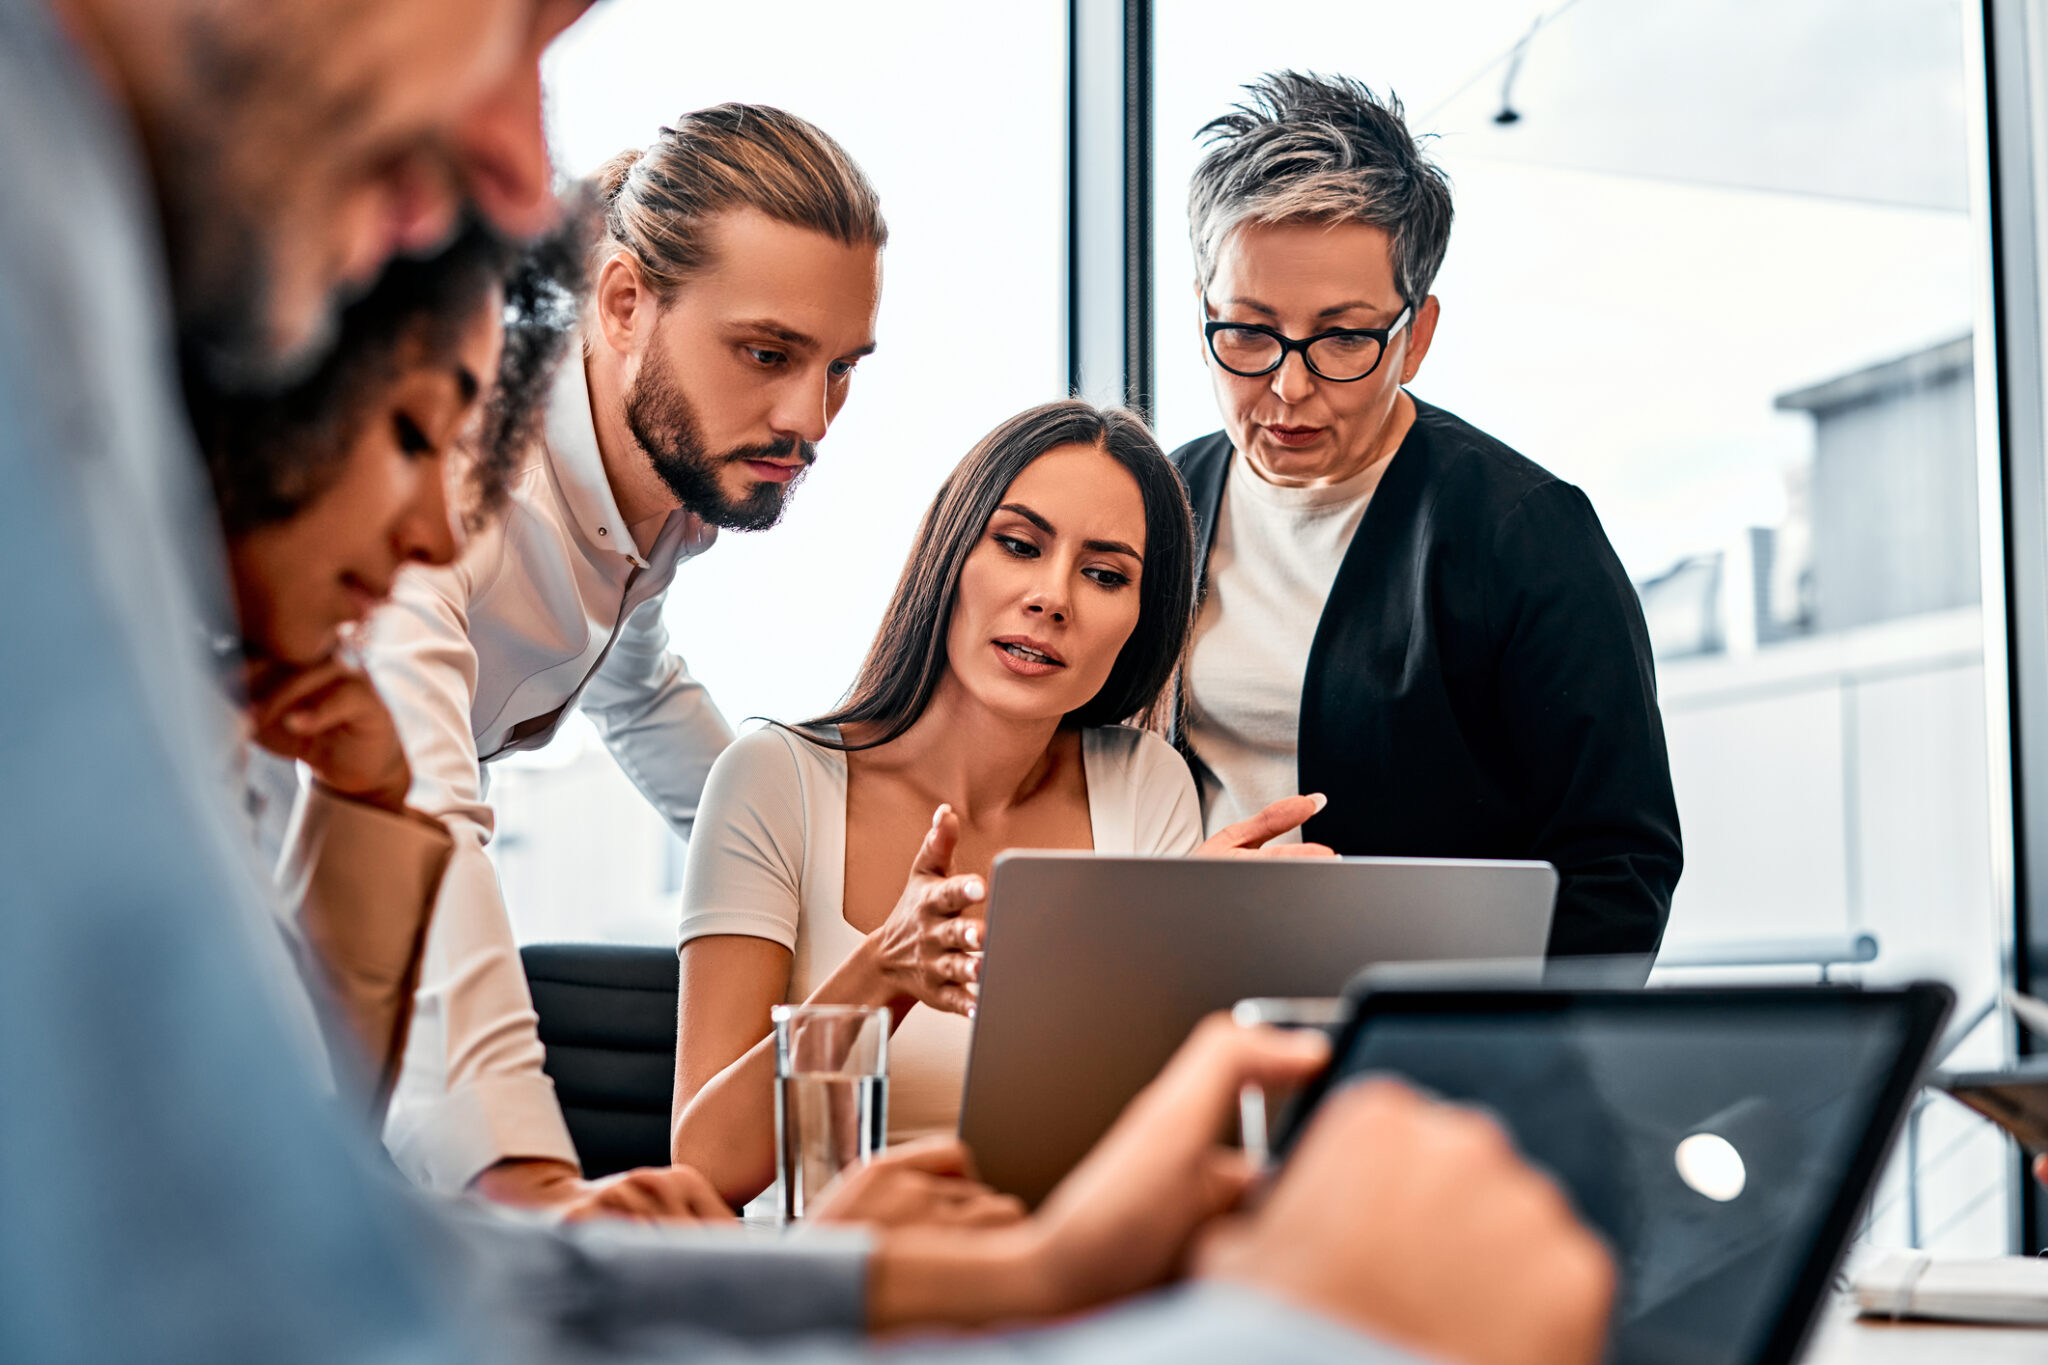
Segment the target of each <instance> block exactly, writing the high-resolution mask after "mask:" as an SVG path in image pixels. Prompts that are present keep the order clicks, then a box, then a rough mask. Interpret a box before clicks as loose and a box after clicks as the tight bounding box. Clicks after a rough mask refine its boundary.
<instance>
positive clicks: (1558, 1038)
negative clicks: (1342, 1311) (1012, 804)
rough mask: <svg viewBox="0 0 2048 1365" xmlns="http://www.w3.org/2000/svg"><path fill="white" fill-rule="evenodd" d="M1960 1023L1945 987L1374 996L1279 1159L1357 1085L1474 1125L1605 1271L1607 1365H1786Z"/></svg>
mask: <svg viewBox="0 0 2048 1365" xmlns="http://www.w3.org/2000/svg"><path fill="white" fill-rule="evenodd" d="M1953 1004H1954V996H1953V995H1952V993H1951V992H1950V991H1949V989H1948V988H1947V987H1946V986H1942V985H1938V984H1921V985H1915V986H1909V987H1905V988H1901V989H1888V990H1867V991H1859V990H1853V989H1848V988H1844V987H1827V986H1819V987H1815V986H1794V987H1751V988H1724V989H1677V988H1674V989H1660V990H1647V991H1643V990H1637V991H1599V990H1593V991H1569V990H1563V991H1561V990H1510V991H1459V990H1426V991H1405V990H1392V991H1371V992H1369V993H1367V994H1365V995H1364V996H1363V997H1362V998H1361V999H1360V1001H1359V1004H1358V1007H1357V1011H1356V1013H1355V1014H1354V1015H1353V1017H1352V1018H1351V1019H1350V1020H1349V1021H1348V1022H1347V1023H1346V1024H1345V1025H1344V1027H1343V1028H1342V1029H1340V1030H1339V1032H1338V1034H1337V1038H1336V1041H1335V1045H1334V1047H1333V1050H1332V1059H1331V1064H1330V1068H1329V1070H1328V1071H1327V1072H1325V1073H1324V1075H1323V1076H1322V1077H1321V1078H1320V1079H1319V1080H1318V1081H1317V1082H1316V1083H1315V1084H1314V1085H1312V1086H1310V1087H1309V1089H1308V1090H1307V1091H1305V1092H1304V1094H1303V1096H1302V1098H1301V1100H1300V1102H1299V1103H1298V1104H1297V1105H1295V1106H1294V1107H1293V1108H1292V1109H1291V1110H1290V1113H1289V1115H1288V1118H1287V1119H1285V1120H1283V1122H1282V1125H1281V1132H1280V1134H1279V1136H1278V1139H1277V1141H1276V1143H1275V1148H1276V1150H1277V1151H1279V1152H1281V1153H1282V1154H1283V1157H1284V1155H1285V1154H1286V1153H1287V1152H1288V1151H1289V1150H1290V1149H1291V1148H1292V1146H1293V1145H1294V1143H1295V1141H1296V1139H1297V1136H1298V1134H1299V1133H1300V1132H1301V1131H1303V1129H1304V1126H1305V1123H1308V1122H1312V1121H1313V1119H1312V1117H1311V1118H1308V1119H1306V1120H1305V1119H1304V1118H1303V1116H1304V1115H1311V1116H1312V1115H1313V1112H1314V1109H1315V1106H1316V1104H1317V1103H1318V1102H1319V1101H1320V1100H1321V1099H1322V1098H1323V1097H1324V1096H1325V1095H1326V1094H1327V1093H1328V1092H1329V1091H1330V1090H1331V1089H1332V1088H1334V1087H1336V1086H1339V1085H1341V1084H1343V1083H1344V1082H1345V1081H1347V1080H1349V1079H1351V1078H1353V1077H1356V1076H1359V1075H1363V1074H1368V1073H1377V1074H1392V1075H1396V1076H1400V1077H1402V1078H1404V1079H1406V1080H1408V1081H1409V1082H1411V1083H1413V1084H1415V1085H1417V1086H1419V1087H1422V1088H1424V1089H1426V1090H1428V1091H1430V1092H1432V1093H1434V1094H1436V1095H1439V1096H1441V1097H1443V1098H1446V1099H1450V1100H1456V1101H1459V1102H1462V1103H1467V1104H1474V1105H1478V1106H1481V1107H1483V1108H1485V1109H1487V1110H1489V1111H1490V1112H1492V1113H1493V1114H1494V1115H1495V1116H1496V1117H1497V1118H1498V1119H1499V1120H1500V1121H1501V1123H1502V1124H1503V1125H1504V1126H1505V1127H1506V1128H1507V1129H1508V1131H1509V1132H1510V1133H1511V1134H1513V1136H1514V1139H1515V1143H1516V1146H1517V1147H1519V1148H1520V1149H1521V1151H1522V1153H1523V1155H1524V1156H1526V1157H1528V1158H1529V1159H1530V1160H1531V1161H1533V1162H1535V1163H1536V1164H1537V1165H1539V1166H1541V1167H1544V1168H1545V1169H1547V1170H1548V1171H1549V1172H1550V1173H1551V1174H1552V1175H1553V1176H1554V1177H1555V1178H1556V1179H1557V1181H1558V1183H1559V1184H1560V1185H1561V1186H1562V1187H1563V1188H1564V1190H1565V1192H1566V1194H1567V1195H1569V1196H1570V1198H1571V1200H1572V1203H1573V1204H1574V1206H1575V1207H1576V1208H1577V1209H1578V1212H1579V1214H1580V1216H1581V1217H1583V1218H1584V1219H1585V1220H1586V1221H1587V1222H1588V1223H1589V1224H1591V1225H1592V1226H1593V1227H1594V1228H1595V1229H1596V1230H1597V1231H1599V1232H1600V1234H1601V1235H1602V1236H1603V1238H1604V1239H1605V1240H1606V1241H1607V1244H1608V1245H1609V1247H1610V1248H1611V1249H1612V1250H1613V1252H1614V1256H1615V1262H1616V1265H1617V1267H1618V1268H1619V1270H1620V1277H1621V1278H1620V1292H1619V1296H1618V1300H1617V1303H1616V1306H1615V1315H1614V1326H1613V1335H1612V1337H1611V1339H1610V1341H1609V1344H1608V1352H1607V1360H1608V1361H1609V1362H1610V1365H1652V1362H1654V1365H1783V1363H1784V1362H1790V1361H1792V1360H1794V1359H1796V1358H1797V1356H1798V1353H1799V1350H1800V1348H1801V1345H1802V1343H1803V1342H1804V1341H1805V1339H1806V1337H1807V1335H1808V1333H1809V1332H1810V1331H1811V1329H1812V1326H1813V1323H1814V1320H1815V1318H1816V1316H1817V1315H1818V1313H1819V1311H1820V1309H1821V1308H1822V1307H1823V1305H1824V1300H1825V1295H1826V1292H1827V1288H1828V1285H1829V1283H1830V1282H1831V1280H1832V1278H1833V1275H1834V1272H1835V1269H1836V1266H1837V1265H1838V1263H1839V1262H1840V1260H1841V1258H1842V1253H1843V1251H1844V1249H1845V1248H1846V1247H1847V1245H1848V1243H1849V1239H1850V1238H1851V1237H1852V1236H1853V1235H1854V1233H1855V1231H1856V1227H1857V1222H1858V1219H1859V1217H1860V1216H1861V1214H1862V1211H1863V1208H1864V1206H1865V1205H1866V1204H1867V1203H1868V1201H1869V1198H1870V1192H1871V1189H1872V1187H1873V1186H1874V1185H1875V1184H1876V1181H1877V1177H1878V1175H1879V1172H1880V1171H1881V1169H1882V1167H1883V1162H1884V1158H1885V1154H1886V1153H1887V1151H1889V1149H1890V1147H1891V1144H1892V1141H1893V1139H1894V1137H1895V1135H1896V1134H1897V1132H1898V1130H1899V1125H1900V1124H1901V1122H1902V1121H1903V1119H1904V1117H1905V1114H1906V1111H1907V1108H1908V1107H1909V1106H1910V1105H1911V1103H1912V1101H1913V1097H1914V1095H1915V1093H1916V1091H1917V1090H1918V1086H1919V1079H1920V1075H1921V1071H1922V1068H1923V1067H1924V1066H1925V1065H1926V1062H1927V1058H1928V1054H1929V1053H1930V1051H1931V1050H1932V1048H1933V1046H1934V1043H1935V1040H1936V1039H1937V1038H1938V1037H1939V1036H1940V1031H1941V1027H1942V1023H1943V1021H1944V1020H1945V1019H1946V1018H1947V1017H1948V1013H1949V1010H1950V1008H1951V1007H1952V1006H1953Z"/></svg>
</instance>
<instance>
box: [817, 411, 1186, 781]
mask: <svg viewBox="0 0 2048 1365" xmlns="http://www.w3.org/2000/svg"><path fill="white" fill-rule="evenodd" d="M1067 445H1081V446H1093V447H1094V448H1095V449H1097V450H1099V451H1101V452H1102V453H1103V454H1105V455H1108V456H1109V457H1110V458H1111V459H1113V460H1115V461H1116V462H1117V463H1118V464H1120V465H1122V466H1123V467H1124V468H1125V469H1127V470H1129V471H1130V473H1131V477H1132V478H1134V479H1136V480H1137V481H1138V492H1139V495H1140V496H1141V497H1142V498H1143V500H1144V503H1145V565H1144V570H1143V572H1142V573H1140V575H1139V577H1138V623H1137V625H1136V626H1134V627H1132V629H1131V635H1130V638H1129V639H1128V640H1126V641H1124V647H1123V649H1122V650H1121V651H1119V652H1118V654H1117V656H1116V663H1115V664H1114V665H1112V666H1111V668H1110V670H1109V676H1108V677H1107V678H1106V679H1104V680H1103V684H1102V687H1101V689H1100V690H1099V691H1097V692H1096V694H1095V695H1094V696H1093V697H1091V698H1089V699H1088V700H1087V701H1086V702H1084V703H1082V704H1081V705H1080V706H1079V707H1076V708H1075V709H1074V710H1073V711H1070V712H1068V713H1067V716H1066V723H1067V724H1070V725H1076V726H1085V725H1114V724H1116V723H1117V722H1118V721H1122V720H1126V719H1129V718H1130V717H1132V716H1135V715H1138V714H1140V713H1141V712H1145V711H1148V710H1150V709H1151V708H1152V706H1153V705H1154V704H1155V703H1156V702H1157V701H1158V699H1159V694H1160V691H1161V689H1163V688H1164V687H1165V686H1166V682H1167V680H1168V679H1169V678H1171V677H1172V676H1173V672H1174V669H1175V668H1176V667H1178V666H1179V663H1180V659H1181V655H1182V654H1183V653H1184V652H1185V651H1186V649H1187V643H1188V633H1189V631H1190V629H1191V628H1192V624H1193V615H1194V593H1195V549H1194V546H1195V534H1194V525H1193V521H1192V518H1191V517H1190V515H1189V512H1188V496H1187V490H1186V489H1185V488H1184V487H1182V485H1181V480H1180V475H1179V474H1178V473H1177V472H1175V470H1174V468H1173V465H1172V464H1171V463H1169V462H1168V460H1167V458H1166V453H1165V452H1164V451H1163V450H1161V449H1160V448H1159V442H1158V441H1157V440H1156V439H1154V438H1153V435H1152V432H1151V430H1150V429H1149V428H1147V427H1146V425H1145V422H1144V419H1142V418H1140V417H1139V416H1137V415H1136V414H1135V413H1131V412H1126V411H1124V410H1123V409H1121V408H1098V407H1096V406H1094V405H1093V404H1092V403H1084V402H1082V401H1081V400H1079V399H1073V398H1070V399H1066V400H1064V401H1061V402H1057V403H1046V404H1043V405H1041V406H1039V407H1035V408H1031V409H1029V410H1028V411H1025V412H1020V413H1018V414H1017V415H1016V416H1015V417H1012V418H1011V419H1010V420H1009V421H1007V422H1004V423H1003V424H1002V425H1001V426H999V427H997V428H996V429H995V430H994V431H991V432H990V433H989V434H988V435H986V436H984V437H982V438H981V440H980V442H978V443H977V444H976V445H975V447H974V449H973V450H971V451H969V452H968V453H967V458H966V459H964V460H962V461H961V462H960V463H959V464H958V465H957V466H956V467H955V468H954V470H953V472H952V473H951V474H949V475H947V476H946V481H945V483H943V484H942V485H940V487H939V492H938V496H937V497H935V498H933V499H932V505H931V507H930V508H928V509H927V510H926V512H925V514H924V522H923V524H922V525H920V526H919V528H918V533H917V540H916V542H915V543H914V544H913V546H912V548H911V551H910V558H909V559H908V560H907V561H906V562H905V563H904V566H903V576H902V577H901V578H900V579H898V580H897V582H896V593H895V595H894V596H893V597H892V598H891V599H890V601H889V609H888V611H887V612H885V613H884V614H883V616H882V625H881V628H880V629H879V630H877V631H876V632H875V642H874V644H872V645H870V646H869V647H868V654H867V658H866V659H865V660H864V661H863V662H862V663H861V666H860V673H859V674H858V676H856V677H855V678H854V681H853V686H852V688H850V689H849V690H848V692H847V694H846V700H845V701H843V702H842V703H840V705H839V708H838V709H837V710H835V711H833V712H831V713H830V714H829V715H823V716H819V717H818V718H817V719H815V720H810V721H806V722H804V723H803V725H801V726H799V727H797V728H799V729H801V730H803V731H805V732H806V737H807V738H810V739H812V740H813V741H815V742H817V743H819V744H823V745H825V746H827V747H828V748H835V749H844V750H856V749H872V748H875V747H877V746H879V745H883V744H887V743H888V742H889V741H891V740H893V739H896V738H898V737H900V736H901V735H902V734H903V733H904V732H905V731H907V730H909V729H910V727H911V726H913V725H915V724H916V723H917V721H918V718H919V717H921V716H922V715H924V712H925V708H926V707H928V706H930V705H931V700H932V694H933V693H934V692H936V691H937V690H938V686H939V679H940V678H941V677H943V676H944V675H945V671H946V631H947V628H948V626H949V625H950V624H951V622H952V619H953V604H954V600H955V598H956V596H957V595H958V592H959V587H960V571H961V568H962V566H963V565H965V564H966V562H967V556H968V555H969V554H970V553H971V552H972V551H973V549H974V547H975V545H976V544H978V543H979V542H980V540H981V537H982V533H983V532H984V531H986V530H987V529H988V522H989V518H990V517H992V516H994V515H995V512H996V508H997V507H998V506H1000V505H1001V503H1002V500H1003V495H1004V494H1005V493H1007V492H1008V491H1009V489H1010V485H1011V484H1012V483H1014V482H1016V479H1017V476H1018V475H1019V474H1021V473H1023V472H1024V468H1025V466H1027V465H1029V464H1030V463H1031V462H1032V461H1033V460H1036V459H1037V458H1038V457H1039V456H1041V455H1043V454H1045V453H1046V452H1047V451H1050V450H1054V449H1057V448H1058V447H1060V446H1067ZM847 724H863V725H874V726H878V727H879V729H878V732H877V734H876V736H875V738H873V739H870V740H867V741H865V742H864V743H860V744H845V743H838V742H835V741H832V740H830V739H826V738H824V737H822V736H820V735H819V734H818V733H817V732H818V731H819V730H820V729H821V728H822V727H824V726H828V725H847Z"/></svg>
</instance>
